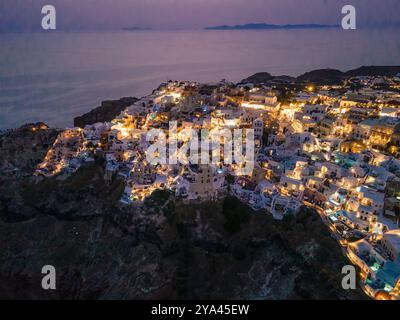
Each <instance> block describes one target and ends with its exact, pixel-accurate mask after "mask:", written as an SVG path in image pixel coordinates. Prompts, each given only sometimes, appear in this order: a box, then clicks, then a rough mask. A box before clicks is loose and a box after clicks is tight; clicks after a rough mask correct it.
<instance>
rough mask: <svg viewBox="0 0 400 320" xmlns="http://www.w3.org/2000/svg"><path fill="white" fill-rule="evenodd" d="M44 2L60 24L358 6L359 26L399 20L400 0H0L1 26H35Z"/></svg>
mask: <svg viewBox="0 0 400 320" xmlns="http://www.w3.org/2000/svg"><path fill="white" fill-rule="evenodd" d="M44 4H53V5H54V6H55V7H56V9H57V24H58V26H57V27H58V29H59V30H70V29H88V30H95V29H120V28H121V27H130V26H140V27H151V28H154V29H196V28H203V27H206V26H213V25H221V24H244V23H249V22H266V23H275V24H285V23H323V24H340V19H341V13H340V11H341V7H342V6H343V5H345V4H352V5H354V6H355V7H356V9H357V18H358V21H357V22H358V25H359V26H380V25H394V24H396V25H399V24H400V15H399V13H400V0H0V31H7V30H33V29H35V28H38V26H40V21H41V14H40V10H41V7H42V6H43V5H44Z"/></svg>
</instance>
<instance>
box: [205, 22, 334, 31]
mask: <svg viewBox="0 0 400 320" xmlns="http://www.w3.org/2000/svg"><path fill="white" fill-rule="evenodd" d="M339 27H340V26H339V25H326V24H284V25H279V24H268V23H248V24H242V25H236V26H228V25H222V26H215V27H207V28H205V30H275V29H323V28H339Z"/></svg>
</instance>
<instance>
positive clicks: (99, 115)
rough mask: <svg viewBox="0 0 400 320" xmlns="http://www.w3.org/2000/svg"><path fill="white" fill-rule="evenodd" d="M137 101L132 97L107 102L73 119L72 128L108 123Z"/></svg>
mask: <svg viewBox="0 0 400 320" xmlns="http://www.w3.org/2000/svg"><path fill="white" fill-rule="evenodd" d="M137 100H138V99H137V98H134V97H126V98H121V99H119V100H107V101H103V102H102V103H101V106H100V107H97V108H95V109H93V110H91V111H89V112H88V113H86V114H84V115H82V116H80V117H76V118H75V119H74V126H75V127H80V128H84V127H85V126H86V125H90V124H94V123H97V122H108V121H111V120H112V119H114V118H115V117H116V116H117V115H119V114H120V113H121V112H122V111H123V110H124V109H125V108H126V107H128V106H130V105H132V104H134V103H135V102H136V101H137Z"/></svg>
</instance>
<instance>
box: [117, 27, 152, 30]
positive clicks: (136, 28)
mask: <svg viewBox="0 0 400 320" xmlns="http://www.w3.org/2000/svg"><path fill="white" fill-rule="evenodd" d="M122 30H124V31H149V30H153V29H151V28H142V27H125V28H122Z"/></svg>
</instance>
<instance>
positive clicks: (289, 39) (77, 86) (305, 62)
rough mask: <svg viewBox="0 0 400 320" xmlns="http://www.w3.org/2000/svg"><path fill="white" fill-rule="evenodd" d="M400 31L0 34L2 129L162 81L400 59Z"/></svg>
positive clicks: (62, 122)
mask: <svg viewBox="0 0 400 320" xmlns="http://www.w3.org/2000/svg"><path fill="white" fill-rule="evenodd" d="M399 31H400V30H395V29H379V30H357V31H344V30H341V29H335V30H274V31H269V30H265V31H142V32H129V31H121V32H105V33H61V32H56V33H51V32H49V33H32V34H0V129H5V128H13V127H16V126H19V125H21V124H23V123H26V122H32V121H44V122H46V123H48V124H50V125H52V126H58V127H63V126H69V125H72V119H73V117H74V116H77V115H81V114H83V113H85V112H87V111H88V110H90V109H92V108H93V107H96V106H98V105H99V104H100V102H101V101H102V100H105V99H116V98H120V97H122V96H137V97H140V96H143V95H146V94H148V93H150V92H151V91H152V90H153V89H154V88H155V87H157V86H158V84H160V83H161V82H163V81H166V80H169V79H176V80H196V81H219V80H221V79H222V78H226V79H228V80H231V81H239V80H241V79H243V78H245V77H247V76H250V75H251V74H253V73H255V72H260V71H268V72H270V73H272V74H274V75H278V74H288V75H294V76H297V75H299V74H301V73H304V72H306V71H309V70H311V69H316V68H326V67H331V68H338V69H341V70H347V69H351V68H356V67H359V66H361V65H400V37H399V34H400V32H399Z"/></svg>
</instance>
